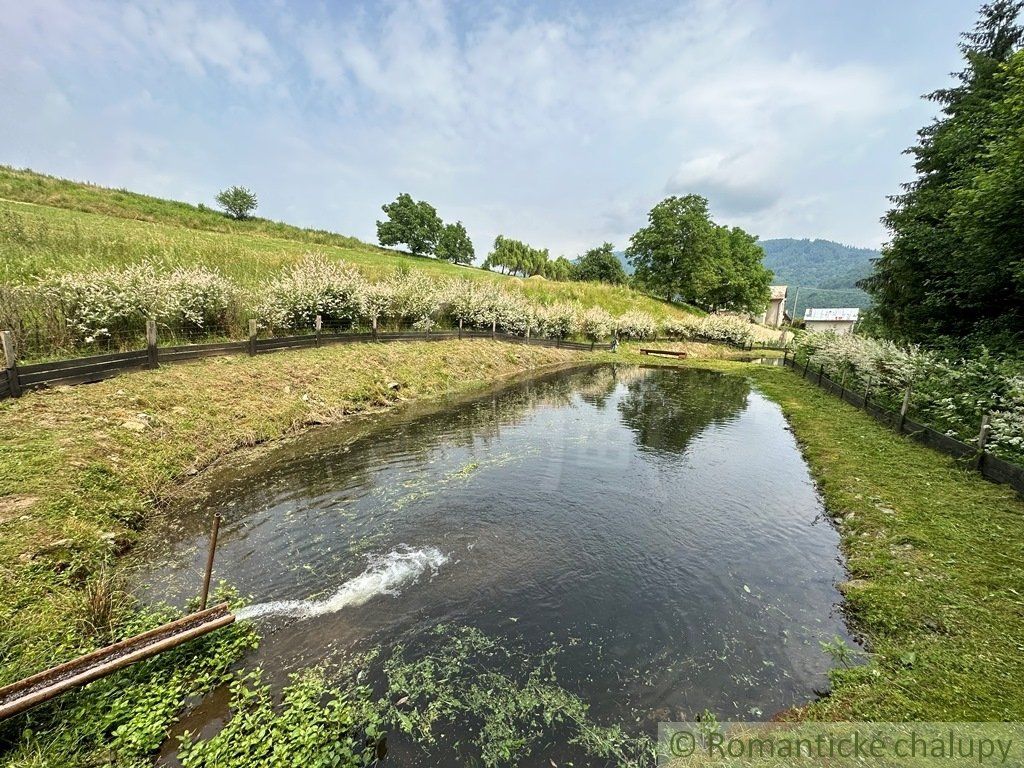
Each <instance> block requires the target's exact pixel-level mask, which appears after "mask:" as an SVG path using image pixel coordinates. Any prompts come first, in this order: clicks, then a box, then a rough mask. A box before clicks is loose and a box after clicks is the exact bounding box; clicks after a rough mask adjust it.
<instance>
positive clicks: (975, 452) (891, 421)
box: [782, 351, 1024, 495]
mask: <svg viewBox="0 0 1024 768" xmlns="http://www.w3.org/2000/svg"><path fill="white" fill-rule="evenodd" d="M782 363H783V365H785V366H786V367H788V368H792V369H793V370H794V371H795V372H797V373H800V375H801V377H802V378H804V379H806V380H809V381H812V382H814V383H816V384H817V385H818V386H819V387H821V388H822V389H824V390H825V391H826V392H829V393H830V394H833V395H836V396H837V397H840V398H841V399H843V400H845V401H846V402H848V403H849V404H850V405H853V406H856V407H857V408H861V409H863V410H864V412H865V413H867V414H869V415H870V416H872V417H873V418H874V419H875V420H876V421H878V422H880V423H882V424H885V425H886V426H887V427H891V428H892V429H894V430H896V431H897V432H899V433H900V434H903V435H909V436H910V437H912V438H914V439H915V440H917V441H918V442H919V443H922V444H924V445H927V446H928V447H929V448H933V449H934V450H936V451H939V452H940V453H945V454H947V455H949V456H953V457H954V458H956V459H959V460H960V461H962V462H964V463H968V462H969V463H970V465H971V466H973V467H974V469H976V470H978V471H979V472H980V473H981V474H982V476H983V477H984V478H985V479H987V480H991V481H992V482H995V483H1002V484H1004V485H1009V486H1011V487H1012V488H1013V489H1014V490H1015V491H1017V493H1019V494H1021V495H1024V466H1021V465H1020V464H1015V463H1014V462H1012V461H1007V460H1006V459H1003V458H1000V457H999V456H995V455H993V454H992V453H990V452H988V451H986V450H985V446H984V435H985V434H986V429H987V424H988V419H987V418H986V419H983V421H982V424H981V428H980V431H979V434H980V435H981V436H982V437H981V439H980V441H979V442H980V445H979V446H974V445H971V444H969V443H965V442H964V441H963V440H958V439H957V438H955V437H950V436H949V435H947V434H945V433H944V432H941V431H939V430H937V429H935V428H934V427H931V426H929V425H927V424H920V423H918V422H916V421H914V420H912V419H910V418H908V416H907V410H908V409H907V406H908V403H909V398H908V399H906V400H905V401H904V404H903V408H902V409H901V410H899V411H891V410H888V409H887V408H883V407H881V406H879V405H876V404H875V403H873V402H871V393H870V390H868V391H865V392H864V393H863V394H862V393H860V392H855V391H853V390H851V389H848V388H847V387H846V386H845V384H844V383H843V382H842V381H835V380H834V379H831V378H829V377H828V376H827V375H826V374H825V369H824V367H823V366H820V367H819V368H818V369H817V370H814V369H809V366H807V365H800V364H799V363H797V361H796V357H795V355H790V353H789V352H788V351H787V352H786V353H785V354H784V355H783V358H782Z"/></svg>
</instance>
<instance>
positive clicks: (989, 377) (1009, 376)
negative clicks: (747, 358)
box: [797, 333, 1024, 461]
mask: <svg viewBox="0 0 1024 768" xmlns="http://www.w3.org/2000/svg"><path fill="white" fill-rule="evenodd" d="M797 359H798V360H799V361H800V362H806V363H808V364H809V365H811V366H812V367H813V368H817V367H818V366H824V368H825V371H826V372H827V373H828V375H829V376H830V377H833V378H836V379H837V380H839V379H844V380H845V381H846V384H847V387H849V388H853V387H857V388H860V389H863V388H865V387H867V386H868V382H869V381H870V386H871V393H872V395H871V397H872V399H874V400H880V401H883V402H885V403H886V404H887V405H888V406H889V407H891V408H893V409H896V408H898V407H899V406H900V404H901V402H902V399H903V396H904V393H905V392H906V388H907V385H908V384H909V385H910V386H911V409H912V413H913V414H914V416H915V418H920V419H921V420H923V421H925V422H926V423H929V424H931V425H933V426H937V427H939V428H941V429H942V430H944V431H945V432H946V434H948V435H949V436H951V437H956V438H959V439H960V440H963V441H964V442H967V443H974V444H977V440H978V433H979V431H980V424H981V418H982V416H983V415H984V414H989V416H990V428H991V431H990V436H989V442H988V447H989V449H990V450H992V451H993V452H994V453H996V454H999V455H1002V456H1005V457H1006V458H1008V459H1011V460H1014V461H1021V460H1024V366H1022V363H1021V362H1020V361H1019V360H1012V359H1007V358H997V357H995V356H993V355H992V354H991V353H990V352H989V351H988V350H987V349H984V348H981V349H979V350H978V353H977V354H976V355H974V356H972V357H963V358H959V359H949V358H947V357H944V356H942V355H940V354H937V353H935V352H931V351H928V350H923V349H921V348H919V347H915V346H909V347H903V346H899V345H897V344H894V343H892V342H890V341H884V340H879V339H872V338H867V337H862V336H836V335H835V334H832V333H808V334H804V335H802V336H801V337H800V338H799V339H798V341H797Z"/></svg>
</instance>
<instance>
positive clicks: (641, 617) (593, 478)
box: [144, 366, 848, 766]
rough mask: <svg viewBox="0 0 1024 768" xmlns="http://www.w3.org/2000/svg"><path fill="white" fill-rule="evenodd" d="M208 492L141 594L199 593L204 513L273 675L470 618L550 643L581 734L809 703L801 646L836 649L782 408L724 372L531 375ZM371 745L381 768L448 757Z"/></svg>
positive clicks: (818, 683) (256, 659)
mask: <svg viewBox="0 0 1024 768" xmlns="http://www.w3.org/2000/svg"><path fill="white" fill-rule="evenodd" d="M209 492H210V493H209V496H208V497H207V498H206V499H204V501H203V502H202V503H201V504H197V505H196V508H195V509H194V510H191V511H183V513H182V515H181V517H180V519H179V520H178V521H177V522H176V524H175V525H174V526H172V527H169V528H167V529H166V530H164V531H163V532H162V534H161V536H160V538H159V539H158V540H157V541H155V542H154V545H155V549H156V550H158V551H162V552H163V553H164V554H165V555H166V557H165V558H163V559H161V560H160V561H158V562H155V563H152V564H150V565H148V566H147V568H146V573H145V576H144V581H145V582H146V583H147V584H148V585H149V586H148V587H147V591H148V595H147V596H149V597H156V598H161V599H166V600H169V601H171V602H175V603H177V604H182V603H183V602H184V600H185V599H186V598H187V597H188V596H191V595H193V594H194V593H195V591H196V587H197V585H198V583H199V573H200V569H201V564H202V561H203V559H204V556H205V555H204V549H205V545H206V536H207V529H208V525H209V520H210V515H211V514H212V513H213V512H214V511H217V512H220V513H221V514H222V515H223V517H224V524H223V526H222V529H221V541H220V548H219V550H218V554H217V567H216V576H217V577H218V578H224V579H228V580H229V581H231V582H232V583H233V584H234V585H235V586H237V587H238V588H239V589H240V591H241V592H242V593H243V594H245V595H250V596H251V597H252V601H253V605H252V606H251V607H250V608H248V609H245V611H244V612H243V614H244V615H245V616H248V617H249V618H251V619H252V620H254V621H257V622H259V626H260V629H261V633H262V634H263V641H262V644H261V646H260V648H259V650H258V651H256V652H255V653H254V654H253V658H252V659H251V661H252V662H253V663H259V664H262V665H263V666H264V667H265V669H266V670H267V673H268V675H269V679H271V680H272V681H274V682H275V683H277V684H280V683H281V682H283V681H284V680H285V679H286V677H287V673H289V672H291V671H294V670H297V669H300V668H303V667H306V666H309V665H310V664H315V663H321V662H327V663H330V662H331V661H332V660H333V659H336V658H338V657H340V656H341V655H343V654H346V653H350V652H358V651H365V650H368V649H369V648H372V647H375V646H378V645H387V644H391V643H395V642H396V641H401V642H405V643H415V642H416V641H417V639H422V638H424V637H428V636H429V635H428V634H427V632H428V630H429V629H430V628H432V627H434V626H435V625H437V624H439V623H448V624H454V625H468V626H472V627H475V628H478V629H480V630H481V631H483V632H484V633H486V634H487V635H488V636H490V637H494V638H497V639H498V640H500V641H501V642H503V643H509V644H513V645H515V646H516V647H520V648H524V649H527V650H529V651H536V652H542V651H544V650H545V649H546V648H548V647H550V646H551V644H552V643H558V644H560V645H561V646H563V648H564V651H563V652H561V653H560V654H559V655H558V657H557V660H556V662H555V663H556V666H557V671H558V678H559V681H560V682H561V684H562V685H564V686H565V687H566V688H567V689H569V690H571V691H572V692H573V693H574V694H577V695H579V696H581V697H582V698H583V699H584V700H585V701H586V702H588V703H589V705H590V707H591V712H592V714H593V716H594V719H595V720H597V721H598V722H601V723H624V724H626V725H627V726H629V727H630V728H632V729H634V730H636V729H639V730H646V731H649V732H653V731H655V730H656V724H657V722H658V721H659V720H665V719H681V718H688V717H694V716H695V715H697V714H699V713H701V712H703V711H704V710H705V709H710V710H711V711H713V712H714V713H716V715H717V716H718V717H719V719H728V718H732V719H764V718H768V717H770V716H772V715H773V714H774V713H776V712H778V711H779V710H781V709H784V708H786V707H788V706H792V705H795V704H801V703H806V702H808V701H810V700H812V699H813V698H814V696H815V691H817V690H823V689H825V688H827V673H828V669H829V667H830V660H829V658H828V656H827V655H826V654H825V653H824V652H823V651H822V649H821V647H820V642H821V641H828V640H831V639H832V638H833V637H835V636H836V635H838V636H840V637H843V638H844V639H848V635H847V633H846V629H845V627H844V623H843V619H842V616H841V614H840V612H839V608H838V605H839V602H840V595H839V593H838V591H837V589H836V584H837V582H839V581H841V580H842V579H843V578H844V573H843V568H842V564H841V562H840V557H839V552H838V536H837V534H836V532H835V530H834V529H833V527H832V525H831V524H830V523H829V521H828V520H827V519H826V517H825V515H824V510H823V508H822V504H821V501H820V499H819V497H818V495H817V493H816V491H815V488H814V485H813V483H812V480H811V478H810V476H809V474H808V470H807V467H806V465H805V464H804V461H803V459H802V457H801V455H800V453H799V450H798V448H797V445H796V442H795V440H794V438H793V436H792V434H791V433H790V431H789V430H788V428H787V425H786V422H785V420H784V419H783V416H782V414H781V412H780V410H779V408H778V407H777V406H776V405H775V404H774V403H772V402H771V401H769V400H767V399H766V398H765V397H763V396H762V395H761V394H760V393H758V392H757V391H756V390H753V389H751V388H750V387H749V385H748V384H747V383H746V382H745V381H744V380H743V379H741V378H739V377H731V376H723V375H719V374H716V373H712V372H708V371H700V370H679V369H647V368H637V367H623V366H618V367H615V366H604V367H595V368H589V369H583V370H580V369H576V370H573V371H569V372H559V373H554V374H549V375H545V376H541V377H538V378H533V379H530V380H526V381H520V382H517V383H513V384H510V385H508V386H505V387H503V388H501V389H499V390H495V391H493V392H488V393H487V394H485V395H480V396H477V397H474V398H471V399H464V400H460V401H456V402H451V403H446V404H442V405H433V406H430V407H429V408H427V409H424V408H418V409H416V408H410V409H408V410H404V411H400V412H395V413H391V414H388V415H385V416H378V417H376V418H374V419H363V420H359V421H357V422H356V423H354V424H350V425H347V426H346V427H344V428H332V429H324V430H320V431H316V432H314V433H312V434H310V435H308V436H307V437H305V438H303V439H302V440H301V441H299V442H296V443H295V444H292V445H289V446H286V447H283V448H281V449H279V450H276V451H274V452H272V453H270V454H269V455H266V456H264V457H263V458H261V459H260V460H258V461H256V462H255V463H252V464H250V465H248V466H246V467H244V468H239V467H234V468H232V469H231V471H230V473H221V476H219V477H215V478H214V480H213V482H212V484H211V485H210V486H209ZM223 699H224V697H223V696H220V697H214V698H213V700H212V701H211V702H209V703H207V704H206V705H205V706H203V707H201V708H200V710H199V711H198V712H197V714H196V715H195V716H194V717H193V718H192V719H191V720H190V721H189V723H188V726H189V727H191V728H196V727H197V726H201V725H203V724H204V723H205V724H206V725H207V726H208V727H213V726H211V725H210V724H211V723H213V724H215V723H216V722H218V720H219V719H221V718H223V716H224V715H223V704H224V702H223ZM389 747H390V748H391V754H390V756H389V757H388V758H387V760H386V763H388V764H392V765H396V766H397V765H430V764H436V765H444V764H450V763H449V762H448V760H450V756H449V757H448V758H446V757H445V755H444V753H443V752H441V753H438V752H437V750H436V749H435V750H434V751H432V752H431V753H430V755H429V756H425V755H424V754H419V753H417V751H416V749H415V748H414V747H412V746H411V745H404V746H403V745H402V743H401V740H400V739H399V740H397V743H395V742H392V743H389ZM561 759H572V751H571V750H568V752H567V753H565V754H563V755H562V757H561ZM539 764H540V763H539ZM542 764H545V765H546V764H547V763H546V762H545V763H542ZM576 764H577V765H581V764H584V763H582V762H577V763H576Z"/></svg>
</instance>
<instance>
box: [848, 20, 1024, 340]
mask: <svg viewBox="0 0 1024 768" xmlns="http://www.w3.org/2000/svg"><path fill="white" fill-rule="evenodd" d="M1022 8H1024V0H996V1H995V2H992V3H989V4H986V5H984V6H982V8H981V12H980V18H979V21H978V23H977V25H976V27H975V29H974V31H973V32H970V33H967V34H965V35H963V40H962V42H961V45H960V48H961V51H962V53H963V56H964V60H965V67H964V69H963V71H961V72H960V73H959V74H958V75H957V79H956V82H955V84H954V86H953V87H951V88H946V89H941V90H938V91H935V92H933V93H931V94H929V95H928V96H927V97H926V98H928V99H930V100H932V101H934V102H936V103H937V104H939V105H940V106H941V109H942V114H941V117H940V118H939V119H937V120H935V121H934V122H933V123H931V124H930V125H927V126H925V127H924V128H922V129H921V130H920V131H918V143H917V144H916V145H915V146H914V147H912V148H911V149H910V150H909V153H910V154H911V155H913V157H914V168H915V171H916V178H915V179H914V180H913V181H912V182H910V183H909V184H907V185H905V187H904V191H903V192H902V193H901V194H899V195H896V196H894V197H893V198H892V201H893V207H892V209H891V210H890V211H889V213H888V214H887V215H886V217H885V223H886V225H887V226H888V228H889V230H890V232H891V240H890V242H889V244H888V245H887V247H886V248H885V249H883V253H882V257H881V258H880V259H879V260H878V262H877V263H876V265H875V271H874V273H873V274H872V275H871V276H870V277H868V278H867V279H865V280H864V281H863V282H862V287H864V288H865V289H866V290H867V291H868V292H869V293H871V295H872V297H873V298H874V309H873V314H874V317H875V319H876V320H877V321H878V322H879V323H880V324H881V326H882V328H884V329H885V330H886V331H887V332H888V333H889V334H890V335H892V336H895V337H897V338H904V339H912V340H922V341H923V340H942V339H946V340H949V339H964V338H968V339H970V337H972V336H974V337H979V336H980V337H981V338H980V339H978V338H975V340H990V339H994V338H996V337H997V336H1002V337H1003V338H1012V337H1013V335H1014V334H1017V333H1020V332H1021V331H1022V330H1024V317H1022V312H1024V310H1022V300H1024V291H1022V290H1021V287H1022V286H1021V283H1022V281H1021V278H1020V275H1021V259H1022V256H1021V253H1022V251H1021V247H1022V244H1021V239H1020V227H1021V219H1022V217H1024V198H1022V197H1021V195H1020V186H1019V185H1020V173H1021V171H1020V165H1019V163H1020V160H1021V157H1020V151H1019V148H1020V140H1021V134H1020V126H1021V122H1020V121H1021V111H1020V99H1021V88H1022V80H1021V77H1020V62H1019V57H1018V56H1015V52H1016V51H1017V50H1019V48H1020V46H1021V42H1022V39H1024V31H1022V28H1021V25H1020V23H1019V17H1020V14H1021V11H1022Z"/></svg>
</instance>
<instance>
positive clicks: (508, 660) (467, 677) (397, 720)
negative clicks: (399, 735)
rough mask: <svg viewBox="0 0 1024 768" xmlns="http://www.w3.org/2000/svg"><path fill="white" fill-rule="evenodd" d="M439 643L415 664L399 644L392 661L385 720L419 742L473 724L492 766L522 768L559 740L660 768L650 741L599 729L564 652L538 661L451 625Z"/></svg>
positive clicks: (618, 760) (617, 760)
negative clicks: (561, 666) (567, 680)
mask: <svg viewBox="0 0 1024 768" xmlns="http://www.w3.org/2000/svg"><path fill="white" fill-rule="evenodd" d="M432 640H433V641H434V642H433V643H432V644H431V646H430V647H429V648H428V650H426V651H425V652H424V653H422V654H420V655H418V656H416V657H414V658H409V656H410V654H408V653H407V651H406V649H405V648H403V647H402V646H398V647H396V649H395V653H394V655H393V656H392V657H391V658H390V659H388V660H387V661H385V663H384V672H385V676H386V678H387V684H388V692H387V693H388V697H387V698H388V703H386V704H385V705H384V708H383V714H384V718H385V720H387V721H388V722H391V723H393V725H394V727H396V728H398V729H399V730H401V731H402V732H403V733H405V734H407V735H408V736H409V737H411V738H412V739H413V740H415V741H416V742H417V743H420V744H423V745H426V746H431V745H436V744H438V742H439V741H440V739H441V738H443V737H442V734H444V733H451V732H452V731H453V730H454V729H455V728H456V727H461V728H466V726H467V724H468V725H469V727H468V728H466V730H467V731H469V732H471V733H472V734H473V736H472V737H471V739H470V743H471V746H472V747H473V748H474V749H475V750H476V751H478V752H479V758H480V761H481V763H482V764H483V765H484V766H488V767H496V766H504V765H518V764H519V763H520V762H521V761H522V760H523V759H525V758H527V757H528V756H530V755H531V754H533V753H534V752H535V751H536V749H537V748H538V747H540V746H541V745H543V744H544V743H546V742H547V741H548V740H550V739H551V737H553V736H555V735H565V741H566V742H567V743H568V744H572V745H575V746H577V747H579V748H580V749H581V750H582V751H583V752H585V753H586V754H587V755H588V756H590V757H593V758H601V759H605V760H609V761H612V762H613V764H615V765H619V766H641V765H652V764H653V762H654V745H653V743H652V742H651V740H650V739H649V738H647V737H645V736H630V735H628V734H626V733H625V732H624V731H623V730H622V728H621V727H620V726H618V725H613V726H601V725H598V724H597V723H595V722H594V721H593V719H592V718H591V717H590V713H589V708H588V706H587V704H586V702H584V701H583V700H582V699H580V698H579V697H578V696H576V695H574V694H572V693H570V692H569V691H567V690H565V689H564V688H563V687H562V686H561V685H559V683H558V678H557V676H556V674H555V658H556V656H557V655H558V653H559V651H560V650H561V648H560V646H558V645H552V646H551V647H550V648H549V649H547V650H546V651H545V652H544V653H542V654H540V655H531V654H529V653H527V652H525V651H523V650H521V649H514V648H509V647H507V646H505V645H503V644H502V643H500V642H499V641H497V640H495V639H493V638H491V637H488V636H487V635H485V634H483V633H482V632H480V631H479V630H477V629H475V628H472V627H453V626H447V625H443V626H438V627H436V628H435V629H434V630H433V631H432ZM392 702H393V703H392Z"/></svg>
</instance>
